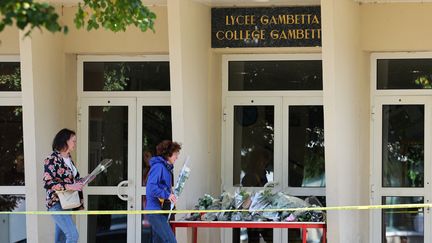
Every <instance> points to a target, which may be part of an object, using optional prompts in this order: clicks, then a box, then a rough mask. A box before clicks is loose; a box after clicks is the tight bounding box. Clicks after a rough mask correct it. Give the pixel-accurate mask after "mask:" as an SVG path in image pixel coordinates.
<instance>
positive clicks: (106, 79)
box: [84, 62, 170, 91]
mask: <svg viewBox="0 0 432 243" xmlns="http://www.w3.org/2000/svg"><path fill="white" fill-rule="evenodd" d="M169 90H170V73H169V62H84V91H169Z"/></svg>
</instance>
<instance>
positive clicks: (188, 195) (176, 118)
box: [168, 0, 221, 242]
mask: <svg viewBox="0 0 432 243" xmlns="http://www.w3.org/2000/svg"><path fill="white" fill-rule="evenodd" d="M168 14H169V18H168V22H169V34H170V36H169V42H170V67H171V104H172V111H173V138H174V139H175V140H178V141H181V142H183V145H184V149H183V151H182V153H183V154H184V155H190V156H191V164H190V166H191V169H192V173H191V177H190V178H189V180H188V182H187V186H186V187H185V191H184V192H183V195H182V196H181V199H180V201H179V208H193V206H194V205H195V204H196V203H197V199H198V198H199V197H202V196H203V195H204V194H205V193H211V194H219V193H220V185H221V180H220V127H221V124H220V114H221V113H220V111H221V108H220V106H221V103H220V92H221V85H220V72H218V73H214V72H213V65H215V66H216V68H217V67H218V66H220V56H219V58H218V57H217V55H211V54H210V34H209V30H210V20H211V17H210V8H209V7H208V6H205V5H202V4H199V3H196V2H194V1H191V0H170V1H168ZM211 65H212V66H211ZM179 169H180V167H177V168H176V172H177V173H178V171H179ZM188 236H189V237H190V234H189V235H188ZM188 236H186V234H185V232H184V231H183V230H179V231H178V234H177V237H178V238H177V239H178V241H179V242H186V240H187V237H188ZM219 236H220V234H219V231H218V230H209V229H203V230H200V231H199V235H198V241H199V242H219ZM189 241H190V239H189Z"/></svg>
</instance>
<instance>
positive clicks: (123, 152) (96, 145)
mask: <svg viewBox="0 0 432 243" xmlns="http://www.w3.org/2000/svg"><path fill="white" fill-rule="evenodd" d="M88 134H89V144H88V146H89V159H88V163H89V171H88V173H90V172H91V171H92V170H93V169H94V168H96V166H97V165H98V164H99V162H100V161H102V160H103V159H112V160H113V164H112V165H111V167H110V168H109V169H108V170H106V172H105V173H101V174H100V175H98V176H97V177H96V179H95V180H94V181H93V182H91V183H90V185H92V186H116V185H117V184H118V183H120V182H121V181H123V180H127V178H128V177H127V167H128V166H127V163H128V107H127V106H90V107H89V133H88Z"/></svg>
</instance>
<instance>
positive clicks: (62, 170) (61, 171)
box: [57, 168, 65, 175]
mask: <svg viewBox="0 0 432 243" xmlns="http://www.w3.org/2000/svg"><path fill="white" fill-rule="evenodd" d="M64 173H65V169H64V168H59V169H58V170H57V174H59V175H63V174H64Z"/></svg>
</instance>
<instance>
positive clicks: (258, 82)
mask: <svg viewBox="0 0 432 243" xmlns="http://www.w3.org/2000/svg"><path fill="white" fill-rule="evenodd" d="M228 68H229V70H228V73H229V77H228V78H229V79H228V80H229V81H228V90H229V91H242V90H322V61H321V60H307V61H298V60H295V61H230V62H229V63H228Z"/></svg>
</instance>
